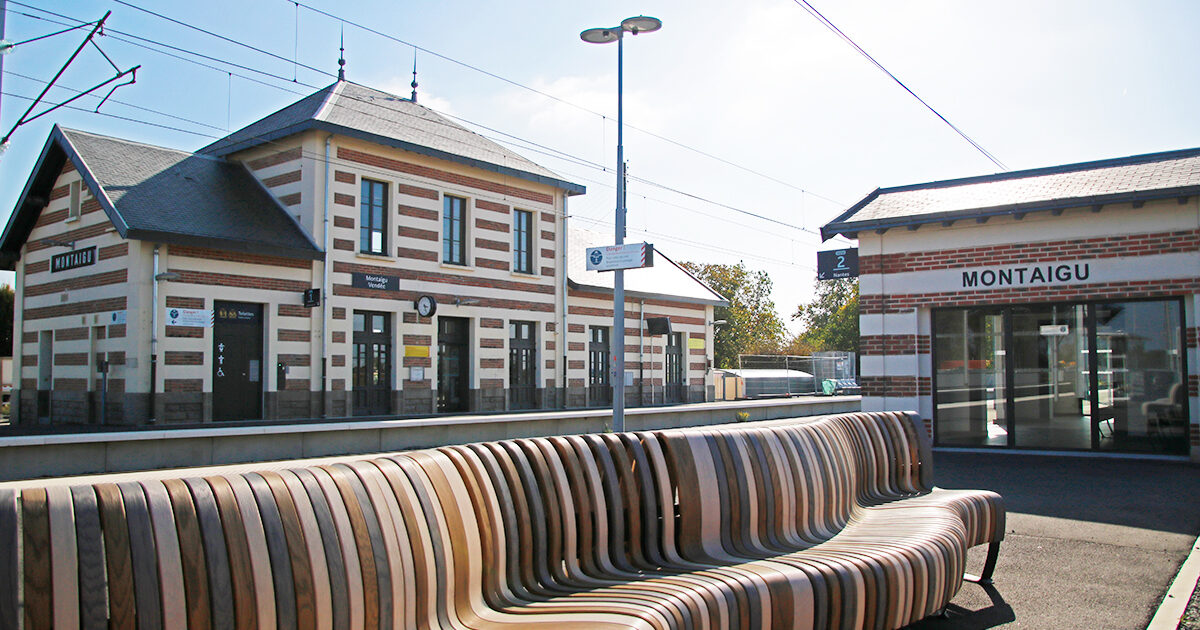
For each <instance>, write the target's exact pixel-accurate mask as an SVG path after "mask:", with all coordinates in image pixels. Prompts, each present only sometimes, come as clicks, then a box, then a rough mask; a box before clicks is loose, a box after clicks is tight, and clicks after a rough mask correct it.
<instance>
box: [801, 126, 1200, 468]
mask: <svg viewBox="0 0 1200 630" xmlns="http://www.w3.org/2000/svg"><path fill="white" fill-rule="evenodd" d="M835 234H842V235H844V236H847V237H849V238H856V239H858V242H859V256H860V258H859V263H860V268H859V270H860V279H859V282H860V284H859V287H860V292H861V297H860V328H861V330H860V334H861V335H862V337H861V354H862V365H861V373H862V387H863V408H864V409H866V410H875V409H916V410H919V412H920V414H921V416H922V417H923V418H924V419H925V422H926V424H927V426H928V428H929V430H930V432H931V434H932V436H933V438H934V441H935V444H937V445H939V446H944V447H995V448H1008V449H1048V450H1056V451H1068V450H1078V451H1098V452H1112V453H1150V454H1160V455H1169V456H1187V455H1190V456H1191V458H1192V459H1193V460H1200V398H1198V396H1200V393H1198V391H1197V390H1198V389H1200V388H1198V380H1197V378H1198V377H1197V374H1200V358H1198V356H1197V330H1198V329H1197V314H1198V313H1200V149H1191V150H1186V151H1172V152H1167V153H1156V154H1150V155H1138V156H1133V157H1127V158H1121V159H1114V160H1103V161H1098V162H1088V163H1083V164H1070V165H1065V166H1056V167H1051V168H1041V169H1033V170H1026V171H1017V172H1009V173H1002V174H998V175H990V176H985V177H972V178H966V179H956V180H949V181H939V182H931V183H927V184H917V185H913V186H902V187H898V188H885V189H878V190H876V191H875V192H872V193H871V194H870V195H868V196H867V197H866V198H864V199H863V200H862V201H860V202H858V203H857V204H855V205H854V206H853V207H851V208H850V209H849V210H847V211H846V212H845V213H843V214H842V215H841V216H839V217H837V218H836V219H834V220H833V221H832V222H830V223H829V224H828V225H826V226H825V227H824V228H823V229H822V236H823V237H824V238H830V237H832V236H833V235H835Z"/></svg>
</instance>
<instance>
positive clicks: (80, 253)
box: [50, 246, 96, 273]
mask: <svg viewBox="0 0 1200 630" xmlns="http://www.w3.org/2000/svg"><path fill="white" fill-rule="evenodd" d="M94 264H96V247H95V246H92V247H88V248H87V249H77V250H75V251H73V252H67V253H65V254H56V255H54V256H51V257H50V273H54V272H55V271H66V270H68V269H78V268H79V267H87V266H88V265H94Z"/></svg>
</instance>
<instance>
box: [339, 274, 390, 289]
mask: <svg viewBox="0 0 1200 630" xmlns="http://www.w3.org/2000/svg"><path fill="white" fill-rule="evenodd" d="M350 286H352V287H354V288H356V289H374V290H376V291H399V290H400V278H397V277H396V276H385V275H383V274H379V273H357V272H355V273H352V274H350Z"/></svg>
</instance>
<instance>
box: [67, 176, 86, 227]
mask: <svg viewBox="0 0 1200 630" xmlns="http://www.w3.org/2000/svg"><path fill="white" fill-rule="evenodd" d="M82 206H83V182H82V181H80V180H78V179H77V180H75V181H73V182H71V205H70V206H69V207H68V208H67V220H68V221H75V220H76V219H78V218H79V215H80V209H81V208H82Z"/></svg>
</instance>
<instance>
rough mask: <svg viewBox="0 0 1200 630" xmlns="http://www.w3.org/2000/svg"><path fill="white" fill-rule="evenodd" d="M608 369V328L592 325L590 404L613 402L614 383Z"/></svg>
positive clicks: (589, 362)
mask: <svg viewBox="0 0 1200 630" xmlns="http://www.w3.org/2000/svg"><path fill="white" fill-rule="evenodd" d="M608 369H609V335H608V329H607V328H604V327H601V326H592V328H591V330H590V331H589V332H588V404H590V405H611V404H612V385H611V384H610V383H611V381H610V380H609V378H608Z"/></svg>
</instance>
